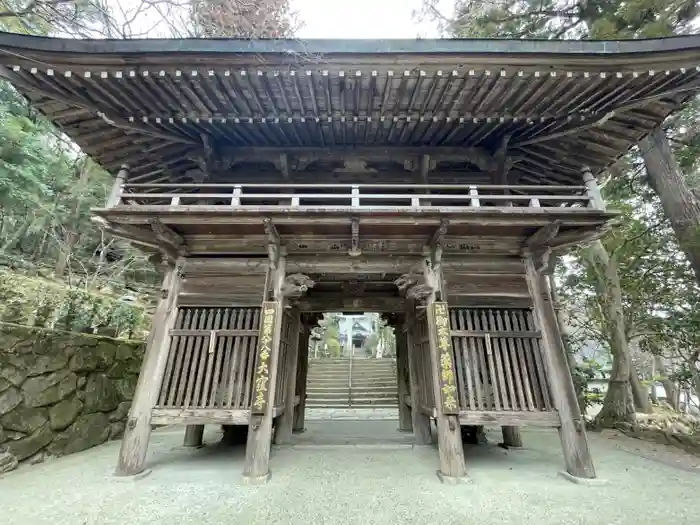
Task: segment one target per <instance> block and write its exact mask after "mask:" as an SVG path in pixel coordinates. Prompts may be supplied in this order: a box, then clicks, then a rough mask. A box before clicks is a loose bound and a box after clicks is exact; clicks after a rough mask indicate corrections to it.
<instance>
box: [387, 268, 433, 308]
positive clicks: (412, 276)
mask: <svg viewBox="0 0 700 525" xmlns="http://www.w3.org/2000/svg"><path fill="white" fill-rule="evenodd" d="M394 284H395V285H396V286H397V287H398V289H399V291H400V292H401V293H403V294H404V296H405V297H406V299H413V300H414V301H416V302H418V303H423V302H425V300H426V299H427V298H428V297H429V296H430V295H431V294H432V293H434V292H435V289H434V288H433V287H431V286H429V285H428V284H427V283H426V281H425V277H424V276H422V275H419V274H416V273H406V274H403V275H402V276H401V277H399V278H398V279H396V280H395V281H394Z"/></svg>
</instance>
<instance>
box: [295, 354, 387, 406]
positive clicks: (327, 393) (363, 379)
mask: <svg viewBox="0 0 700 525" xmlns="http://www.w3.org/2000/svg"><path fill="white" fill-rule="evenodd" d="M350 368H351V363H350V359H349V358H336V359H332V358H331V359H318V360H314V359H312V360H311V361H310V362H309V376H308V380H307V386H306V392H307V398H306V406H307V407H309V408H348V407H352V408H391V407H396V406H398V394H397V385H396V360H394V359H363V358H357V357H356V358H354V359H353V360H352V387H350V385H349V381H348V379H349V377H350Z"/></svg>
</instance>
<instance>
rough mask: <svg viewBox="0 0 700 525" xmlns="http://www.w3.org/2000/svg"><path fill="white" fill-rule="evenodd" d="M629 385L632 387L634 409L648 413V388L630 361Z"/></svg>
mask: <svg viewBox="0 0 700 525" xmlns="http://www.w3.org/2000/svg"><path fill="white" fill-rule="evenodd" d="M630 386H631V387H632V398H633V399H634V406H635V409H636V411H637V412H643V413H645V414H650V413H651V412H652V408H651V400H650V398H649V389H648V388H647V387H646V386H644V384H642V381H641V380H640V379H639V375H637V367H635V366H634V363H632V362H630Z"/></svg>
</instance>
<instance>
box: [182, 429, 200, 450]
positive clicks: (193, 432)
mask: <svg viewBox="0 0 700 525" xmlns="http://www.w3.org/2000/svg"><path fill="white" fill-rule="evenodd" d="M203 438H204V425H187V426H186V427H185V442H184V443H183V445H184V446H185V447H201V446H202V442H203Z"/></svg>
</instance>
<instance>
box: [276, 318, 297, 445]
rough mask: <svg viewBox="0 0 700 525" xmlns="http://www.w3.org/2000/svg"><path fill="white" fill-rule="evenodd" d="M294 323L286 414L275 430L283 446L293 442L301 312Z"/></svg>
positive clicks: (288, 360)
mask: <svg viewBox="0 0 700 525" xmlns="http://www.w3.org/2000/svg"><path fill="white" fill-rule="evenodd" d="M291 315H292V317H293V321H289V322H291V323H292V326H291V328H290V334H291V335H290V337H291V344H290V345H289V346H288V347H287V352H286V360H285V362H284V364H283V366H284V369H285V376H286V382H285V383H284V384H283V385H282V387H283V388H284V413H283V414H282V416H281V417H280V418H279V419H278V421H277V428H276V430H275V443H276V444H277V445H283V444H285V443H289V442H290V441H291V440H292V430H293V427H294V398H295V395H296V380H297V366H298V361H299V359H298V358H299V342H300V334H301V329H302V326H301V315H300V313H299V310H296V311H294V312H293V313H292V314H291Z"/></svg>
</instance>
